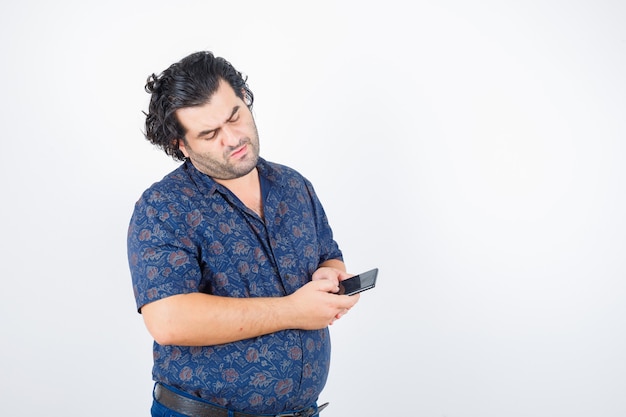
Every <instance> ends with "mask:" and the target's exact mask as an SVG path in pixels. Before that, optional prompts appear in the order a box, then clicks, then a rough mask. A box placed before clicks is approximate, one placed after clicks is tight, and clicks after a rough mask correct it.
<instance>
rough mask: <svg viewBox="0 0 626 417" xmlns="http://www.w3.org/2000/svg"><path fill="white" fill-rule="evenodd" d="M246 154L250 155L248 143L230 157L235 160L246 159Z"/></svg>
mask: <svg viewBox="0 0 626 417" xmlns="http://www.w3.org/2000/svg"><path fill="white" fill-rule="evenodd" d="M246 153H248V144H247V143H246V144H245V145H242V146H240V147H238V148H237V149H235V150H234V151H233V152H232V153H231V154H230V157H231V158H235V159H241V158H242V157H244V156H245V155H246Z"/></svg>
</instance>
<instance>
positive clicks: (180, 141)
mask: <svg viewBox="0 0 626 417" xmlns="http://www.w3.org/2000/svg"><path fill="white" fill-rule="evenodd" d="M176 140H177V141H178V150H179V151H181V152H182V153H183V155H185V158H189V152H187V147H186V146H185V141H184V140H183V139H176Z"/></svg>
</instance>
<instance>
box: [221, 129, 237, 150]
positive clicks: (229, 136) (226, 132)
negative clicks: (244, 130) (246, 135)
mask: <svg viewBox="0 0 626 417" xmlns="http://www.w3.org/2000/svg"><path fill="white" fill-rule="evenodd" d="M222 142H223V143H224V146H233V147H234V146H237V145H238V144H239V135H238V134H237V131H236V130H235V129H233V128H232V127H230V126H224V127H223V128H222Z"/></svg>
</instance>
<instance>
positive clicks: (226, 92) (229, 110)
mask: <svg viewBox="0 0 626 417" xmlns="http://www.w3.org/2000/svg"><path fill="white" fill-rule="evenodd" d="M176 117H177V118H178V121H179V122H180V123H181V124H182V126H183V128H184V129H185V131H186V133H185V138H184V140H181V141H180V144H179V149H180V151H181V152H182V153H183V154H184V155H185V156H186V157H187V158H189V159H190V160H191V162H192V163H193V165H194V166H195V167H196V168H197V169H198V170H199V171H201V172H203V173H205V174H207V175H209V176H210V177H212V178H214V179H216V180H231V179H235V178H239V177H243V176H244V175H246V174H248V173H249V172H250V171H252V170H253V169H254V168H255V167H256V164H257V161H258V159H259V134H258V132H257V128H256V124H255V123H254V118H253V117H252V113H251V112H250V110H249V109H248V107H247V106H246V103H244V101H243V100H242V99H240V98H239V97H237V95H236V94H235V92H234V91H233V89H232V87H231V86H230V84H228V83H227V82H225V81H223V80H221V81H220V84H219V87H218V89H217V91H216V92H215V94H213V96H211V99H210V101H209V103H208V104H204V105H202V106H195V107H186V108H182V109H179V110H177V111H176Z"/></svg>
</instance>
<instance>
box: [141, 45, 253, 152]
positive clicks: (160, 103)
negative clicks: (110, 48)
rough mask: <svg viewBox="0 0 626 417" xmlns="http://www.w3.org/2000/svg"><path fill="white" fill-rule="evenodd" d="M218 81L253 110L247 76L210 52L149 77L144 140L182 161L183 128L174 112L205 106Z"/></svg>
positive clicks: (188, 57)
mask: <svg viewBox="0 0 626 417" xmlns="http://www.w3.org/2000/svg"><path fill="white" fill-rule="evenodd" d="M220 79H223V80H224V81H226V82H228V84H230V86H231V87H232V88H233V90H234V91H235V94H237V96H238V97H239V98H241V99H242V100H243V101H244V102H245V103H246V105H247V106H248V108H249V109H252V103H253V101H254V95H253V94H252V91H250V88H249V87H248V84H247V83H246V81H247V77H245V76H243V75H242V74H241V72H239V71H237V70H236V69H235V68H234V67H233V66H232V65H231V64H230V62H228V61H226V60H225V59H224V58H220V57H216V56H214V55H213V53H211V52H209V51H203V52H196V53H193V54H191V55H189V56H187V57H185V58H183V59H182V60H180V61H179V62H177V63H175V64H172V65H171V66H170V67H169V68H168V69H166V70H165V71H163V72H162V73H161V75H159V76H157V75H155V74H152V75H151V76H149V77H148V80H147V82H146V87H145V89H146V92H148V93H150V94H151V95H152V96H151V98H150V106H149V108H148V113H145V112H144V114H145V115H146V131H145V136H146V139H148V140H149V141H150V142H151V143H153V144H154V145H156V146H157V147H159V148H161V149H163V150H164V151H165V153H166V154H168V155H170V156H171V157H172V158H174V159H175V160H179V161H183V160H185V156H184V155H183V153H182V152H181V151H180V150H179V149H178V144H179V140H184V136H185V129H184V128H183V126H182V125H181V124H180V122H179V121H178V118H177V117H176V115H175V112H176V110H178V109H182V108H184V107H193V106H201V105H203V104H206V103H208V102H209V100H210V98H211V96H212V95H213V94H214V93H215V92H216V91H217V87H218V85H219V80H220Z"/></svg>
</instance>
